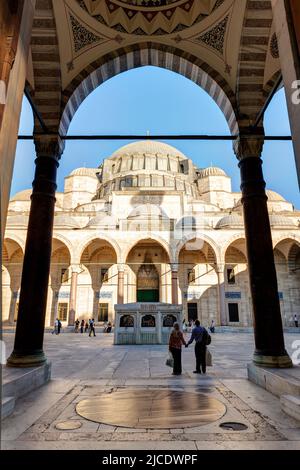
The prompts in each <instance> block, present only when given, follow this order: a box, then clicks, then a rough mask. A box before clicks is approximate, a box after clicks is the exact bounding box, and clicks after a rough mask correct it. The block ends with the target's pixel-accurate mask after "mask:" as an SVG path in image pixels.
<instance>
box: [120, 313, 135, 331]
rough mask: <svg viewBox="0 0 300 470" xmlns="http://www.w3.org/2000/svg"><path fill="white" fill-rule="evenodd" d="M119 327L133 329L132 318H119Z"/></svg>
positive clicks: (123, 316) (125, 316)
mask: <svg viewBox="0 0 300 470" xmlns="http://www.w3.org/2000/svg"><path fill="white" fill-rule="evenodd" d="M120 327H123V328H133V327H134V318H133V316H132V315H122V316H121V318H120Z"/></svg>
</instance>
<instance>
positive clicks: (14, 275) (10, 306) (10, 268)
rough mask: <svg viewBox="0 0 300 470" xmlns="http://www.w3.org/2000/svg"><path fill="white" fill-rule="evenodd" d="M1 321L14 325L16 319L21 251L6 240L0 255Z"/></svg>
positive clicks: (12, 242)
mask: <svg viewBox="0 0 300 470" xmlns="http://www.w3.org/2000/svg"><path fill="white" fill-rule="evenodd" d="M2 263H3V266H2V276H3V278H2V307H3V320H4V321H8V322H9V323H11V324H12V323H14V322H15V321H17V318H18V308H19V295H20V286H21V274H22V265H23V250H22V248H21V246H20V245H19V243H18V242H16V241H15V240H12V239H10V238H6V239H5V240H4V242H3V253H2Z"/></svg>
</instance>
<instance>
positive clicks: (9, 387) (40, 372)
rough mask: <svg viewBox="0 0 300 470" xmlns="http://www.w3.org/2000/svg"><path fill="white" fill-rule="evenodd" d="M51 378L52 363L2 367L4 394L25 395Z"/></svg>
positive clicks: (16, 396) (6, 395)
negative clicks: (36, 365)
mask: <svg viewBox="0 0 300 470" xmlns="http://www.w3.org/2000/svg"><path fill="white" fill-rule="evenodd" d="M50 378H51V363H50V362H47V363H45V364H44V365H42V366H39V367H29V368H24V369H23V368H13V367H7V366H3V367H2V396H5V397H11V396H12V397H14V398H15V399H17V398H20V397H23V396H24V395H26V394H27V393H29V392H31V391H32V390H36V389H37V388H39V387H41V386H42V385H44V384H45V383H47V382H48V381H49V380H50Z"/></svg>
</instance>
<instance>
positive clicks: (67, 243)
mask: <svg viewBox="0 0 300 470" xmlns="http://www.w3.org/2000/svg"><path fill="white" fill-rule="evenodd" d="M53 240H58V241H60V242H61V243H63V244H64V245H65V246H66V247H67V249H68V251H69V253H70V259H71V262H72V260H73V257H74V247H73V244H72V242H71V241H70V240H69V239H68V238H67V237H65V236H64V235H62V234H61V233H57V232H55V231H54V232H53V236H52V242H53Z"/></svg>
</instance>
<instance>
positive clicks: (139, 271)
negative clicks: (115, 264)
mask: <svg viewBox="0 0 300 470" xmlns="http://www.w3.org/2000/svg"><path fill="white" fill-rule="evenodd" d="M126 265H127V271H128V272H127V274H128V276H127V291H128V302H136V301H137V302H170V301H171V270H170V258H169V255H168V253H167V252H166V250H165V248H164V247H163V246H162V245H161V244H160V243H159V242H157V241H156V240H153V239H146V240H140V241H138V242H137V243H136V244H135V245H134V247H133V248H131V250H130V251H129V253H128V255H127V259H126Z"/></svg>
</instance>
